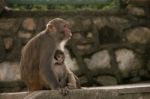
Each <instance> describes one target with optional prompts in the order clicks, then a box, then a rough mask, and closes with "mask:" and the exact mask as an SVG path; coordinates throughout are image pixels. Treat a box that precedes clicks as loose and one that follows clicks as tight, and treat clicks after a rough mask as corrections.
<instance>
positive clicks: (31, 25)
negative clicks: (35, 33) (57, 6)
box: [22, 18, 36, 31]
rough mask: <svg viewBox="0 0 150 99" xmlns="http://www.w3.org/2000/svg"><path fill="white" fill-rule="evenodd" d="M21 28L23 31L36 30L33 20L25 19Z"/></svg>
mask: <svg viewBox="0 0 150 99" xmlns="http://www.w3.org/2000/svg"><path fill="white" fill-rule="evenodd" d="M22 26H23V28H24V29H26V30H30V31H32V30H34V29H35V28H36V24H35V22H34V19H33V18H26V19H25V20H24V21H23V23H22Z"/></svg>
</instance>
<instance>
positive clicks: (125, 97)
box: [0, 84, 150, 99]
mask: <svg viewBox="0 0 150 99" xmlns="http://www.w3.org/2000/svg"><path fill="white" fill-rule="evenodd" d="M25 96H26V97H25ZM24 97H25V99H150V84H136V85H121V86H110V87H93V88H83V89H77V90H72V91H70V93H69V94H68V95H67V96H62V95H61V94H60V93H59V92H58V91H56V90H53V91H48V90H42V91H36V92H33V93H31V94H30V95H28V96H27V92H19V93H1V94H0V99H23V98H24Z"/></svg>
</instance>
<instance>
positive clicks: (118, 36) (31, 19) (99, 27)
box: [0, 11, 150, 91]
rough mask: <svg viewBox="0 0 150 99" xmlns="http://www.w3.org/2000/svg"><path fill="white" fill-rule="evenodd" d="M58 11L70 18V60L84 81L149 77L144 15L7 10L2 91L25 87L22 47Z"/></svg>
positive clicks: (1, 24) (1, 29) (2, 27)
mask: <svg viewBox="0 0 150 99" xmlns="http://www.w3.org/2000/svg"><path fill="white" fill-rule="evenodd" d="M55 17H61V18H64V19H66V20H68V21H69V22H70V24H71V29H72V33H73V37H72V39H71V40H70V41H69V42H68V43H67V45H66V51H65V53H66V64H67V66H69V67H70V68H71V69H72V71H73V72H75V73H76V74H77V75H78V77H79V78H80V81H81V84H82V86H108V85H118V84H127V83H140V82H149V81H150V47H149V44H150V23H149V22H150V20H149V19H147V18H146V17H139V16H130V15H128V14H126V13H119V12H117V13H112V12H109V13H108V12H90V11H89V12H55V11H52V12H51V11H49V12H9V13H4V14H3V15H1V17H0V91H3V90H5V89H7V88H10V89H12V90H13V91H14V90H15V91H20V90H23V89H24V87H25V86H24V84H23V83H22V82H21V81H20V69H19V61H20V52H21V49H22V48H23V46H24V45H25V44H26V43H27V42H28V40H30V39H31V38H32V37H33V36H34V35H36V34H37V33H39V32H40V31H42V30H43V29H44V28H45V25H46V23H47V22H48V21H49V20H51V19H53V18H55ZM14 86H15V87H14ZM18 86H19V87H18ZM6 87H7V88H6ZM9 91H10V90H9Z"/></svg>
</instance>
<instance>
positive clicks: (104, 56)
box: [84, 50, 111, 71]
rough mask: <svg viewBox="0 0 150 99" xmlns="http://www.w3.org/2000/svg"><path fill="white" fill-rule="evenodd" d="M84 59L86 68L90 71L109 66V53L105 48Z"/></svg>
mask: <svg viewBox="0 0 150 99" xmlns="http://www.w3.org/2000/svg"><path fill="white" fill-rule="evenodd" d="M84 61H85V63H86V65H87V66H88V68H89V69H90V70H92V71H93V70H97V69H109V68H111V64H110V55H109V53H108V51H107V50H102V51H99V52H96V53H95V54H94V55H92V57H91V58H90V59H88V58H86V59H84Z"/></svg>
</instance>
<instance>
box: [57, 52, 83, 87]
mask: <svg viewBox="0 0 150 99" xmlns="http://www.w3.org/2000/svg"><path fill="white" fill-rule="evenodd" d="M54 59H55V60H56V62H55V65H54V70H55V73H56V77H57V79H58V81H59V83H60V85H61V87H68V88H69V89H76V88H80V82H79V79H78V77H77V76H76V75H75V74H74V73H73V72H72V71H71V70H70V69H69V68H68V67H67V66H66V65H65V63H64V60H65V55H64V52H63V51H60V50H57V51H56V53H55V55H54Z"/></svg>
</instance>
